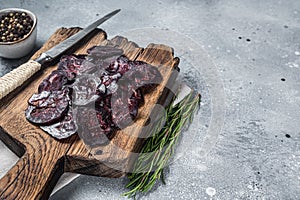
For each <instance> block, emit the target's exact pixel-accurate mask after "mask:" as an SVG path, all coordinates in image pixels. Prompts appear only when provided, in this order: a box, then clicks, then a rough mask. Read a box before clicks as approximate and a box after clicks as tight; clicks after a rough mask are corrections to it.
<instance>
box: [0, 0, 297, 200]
mask: <svg viewBox="0 0 300 200" xmlns="http://www.w3.org/2000/svg"><path fill="white" fill-rule="evenodd" d="M8 7H21V8H25V9H29V10H31V11H33V12H34V13H35V14H36V15H37V17H38V19H39V21H38V41H37V46H36V49H37V48H39V46H41V45H42V44H43V43H44V42H45V41H46V40H47V39H48V38H49V36H50V35H51V34H52V33H53V32H54V31H55V30H56V29H57V28H59V27H62V26H65V27H72V26H81V27H85V26H86V25H87V24H88V23H90V22H91V21H93V20H95V19H97V18H98V17H99V16H101V15H103V14H106V13H108V12H110V11H111V10H114V9H117V8H121V9H122V12H121V13H120V14H119V15H118V16H116V17H114V18H113V19H111V20H109V22H107V23H105V24H103V25H102V26H101V27H102V28H103V29H104V30H105V31H106V32H107V33H108V36H109V38H110V37H112V36H114V35H116V34H122V33H123V32H128V31H129V32H130V31H131V32H132V30H133V29H137V28H155V29H158V30H167V31H168V30H169V31H174V32H178V33H180V34H182V35H184V36H186V37H189V38H191V39H192V40H194V41H195V42H196V43H197V44H198V45H199V46H200V47H201V48H202V49H203V50H204V51H205V52H206V53H207V56H208V57H209V58H210V59H211V60H212V61H213V62H214V63H215V65H216V67H217V72H218V74H219V77H220V80H221V81H222V83H223V85H224V92H225V95H226V98H225V99H224V105H225V106H224V110H225V111H226V112H225V121H224V127H223V129H222V131H221V132H220V134H219V136H218V140H217V141H216V142H217V143H216V144H215V145H214V146H213V148H212V150H211V151H210V152H209V153H208V154H207V155H205V156H199V155H198V154H197V152H198V151H197V148H198V147H199V146H201V145H202V142H203V137H204V136H203V134H205V128H207V127H209V126H210V125H211V124H209V123H207V122H206V121H207V120H206V121H205V120H203V121H197V122H196V123H197V124H198V125H197V128H198V129H190V130H189V131H188V132H187V133H189V132H190V133H191V134H192V133H197V134H196V135H195V137H193V142H192V143H191V144H190V148H189V149H188V150H187V153H186V154H184V156H181V157H180V158H178V159H176V160H175V161H174V162H173V163H172V164H171V165H170V166H169V167H168V168H167V177H166V182H167V184H166V185H159V187H157V188H156V189H155V190H154V191H152V192H151V193H150V194H148V195H146V196H143V197H141V198H142V199H158V198H159V199H295V200H296V199H300V146H299V144H300V143H299V139H300V130H299V128H300V125H299V119H300V112H299V111H300V94H299V90H300V74H299V73H300V55H299V54H300V53H299V52H300V37H299V34H300V1H298V0H273V1H271V0H265V1H260V0H253V1H246V0H245V1H238V0H230V1H229V0H228V1H218V0H206V1H204V0H198V1H196V0H188V1H183V0H182V1H172V0H166V1H163V0H161V1H160V0H153V1H148V2H147V1H137V0H136V1H110V2H108V1H91V0H90V1H79V0H73V1H70V0H65V1H54V0H53V1H51V0H49V1H38V0H20V1H15V0H4V1H3V0H1V4H0V8H8ZM98 15H99V16H98ZM247 39H248V40H247ZM169 45H172V44H169ZM175 53H176V49H175ZM187 58H188V56H187ZM27 59H28V57H27V58H23V59H19V60H6V59H0V62H1V65H0V75H3V74H4V73H7V72H9V71H10V70H12V69H13V68H15V67H16V66H18V65H19V64H21V63H23V62H24V61H26V60H27ZM181 68H183V69H184V68H185V65H184V62H183V63H182V65H181ZM186 68H188V65H186ZM183 71H184V70H183ZM188 75H189V74H188V73H186V74H185V79H188ZM203 79H205V74H204V75H200V77H199V81H200V82H201V83H203V84H202V86H201V87H200V88H199V89H200V90H201V88H202V89H203V92H202V91H201V92H202V95H203V101H204V103H203V105H202V110H201V111H200V114H199V115H200V117H199V118H196V120H197V119H205V117H207V118H209V116H210V113H211V110H210V106H211V104H209V102H210V99H211V98H213V96H210V94H209V92H207V95H204V94H206V92H205V91H206V90H207V85H205V84H206V82H205V81H203ZM194 80H198V79H197V78H194ZM205 102H207V103H205ZM201 116H202V118H201ZM184 137H189V134H186V133H185V134H184ZM126 183H127V179H126V178H121V179H107V178H101V177H90V176H81V177H79V178H78V179H76V180H75V181H74V182H72V183H71V184H70V185H68V186H67V187H65V188H64V189H62V190H61V191H59V192H58V193H56V194H55V195H54V196H52V197H51V200H58V199H70V200H71V199H72V200H75V199H124V198H123V197H121V196H120V195H121V194H122V193H123V192H125V191H126V189H124V186H125V184H126ZM209 187H211V188H214V189H215V191H216V193H215V194H214V195H212V194H211V193H209V191H207V189H208V188H209Z"/></svg>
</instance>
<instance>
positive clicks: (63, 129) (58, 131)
mask: <svg viewBox="0 0 300 200" xmlns="http://www.w3.org/2000/svg"><path fill="white" fill-rule="evenodd" d="M40 127H41V129H43V130H44V131H46V132H47V133H48V134H50V135H52V136H53V137H55V138H58V139H63V138H67V137H69V136H71V135H73V134H74V133H76V131H77V124H76V123H75V121H74V119H73V109H72V107H71V106H70V107H69V109H68V112H67V114H66V115H65V116H64V117H63V119H62V120H61V121H59V122H57V123H54V124H52V125H48V126H40Z"/></svg>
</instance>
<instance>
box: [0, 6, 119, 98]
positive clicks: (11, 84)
mask: <svg viewBox="0 0 300 200" xmlns="http://www.w3.org/2000/svg"><path fill="white" fill-rule="evenodd" d="M118 12H120V9H117V10H115V11H113V12H111V13H109V14H107V15H105V16H104V17H102V18H100V19H98V20H97V21H95V22H93V23H92V24H90V25H89V26H87V27H86V28H84V29H82V30H81V31H79V32H78V33H76V34H74V35H73V36H71V37H69V38H68V39H66V40H64V41H63V42H61V43H59V44H58V45H56V46H54V47H52V48H51V49H49V50H48V51H46V52H44V53H42V54H41V55H40V56H39V57H38V58H37V59H35V60H29V61H28V62H26V63H24V64H22V65H20V66H19V67H17V68H16V69H14V70H12V71H11V72H9V73H8V74H5V75H4V76H2V77H0V100H1V99H2V98H3V97H5V96H6V95H8V94H9V93H10V92H12V91H13V90H15V89H16V88H17V87H19V86H21V85H22V84H23V83H24V82H25V81H26V80H27V79H29V78H30V77H31V76H33V75H34V74H35V73H36V72H38V71H39V70H40V69H41V68H42V65H44V64H45V63H46V62H50V61H52V60H53V59H55V58H57V57H58V56H60V55H62V54H63V53H64V52H66V51H67V50H69V49H70V48H71V47H73V46H74V45H75V44H77V43H78V42H79V41H80V40H82V39H83V38H84V37H85V36H87V35H88V34H89V33H91V32H92V31H93V30H94V29H96V28H97V27H98V26H99V25H100V24H102V23H103V22H105V21H106V20H108V19H109V18H111V17H112V16H114V15H116V14H117V13H118Z"/></svg>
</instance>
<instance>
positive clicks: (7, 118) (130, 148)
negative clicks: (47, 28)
mask: <svg viewBox="0 0 300 200" xmlns="http://www.w3.org/2000/svg"><path fill="white" fill-rule="evenodd" d="M79 30H80V29H79V28H70V29H67V28H60V29H58V30H57V31H56V32H55V33H54V34H53V35H52V36H51V37H50V39H49V40H48V41H47V42H46V43H45V44H44V46H43V47H42V48H41V49H40V50H39V51H38V52H36V53H35V54H34V56H33V57H32V59H35V58H37V57H38V56H39V55H40V54H41V53H42V52H45V51H46V50H47V49H49V48H51V47H52V46H54V45H56V44H58V43H59V42H61V41H63V40H64V39H66V38H67V37H69V36H71V35H73V34H75V33H76V32H78V31H79ZM99 44H101V45H106V44H110V45H114V46H117V47H119V48H122V49H123V50H124V52H125V55H126V56H128V57H129V58H130V59H133V60H141V61H145V62H147V63H150V64H152V65H155V66H158V68H159V71H160V72H161V74H162V76H163V78H164V80H163V82H162V84H161V85H159V86H158V87H157V88H156V89H155V90H154V91H152V92H151V93H149V94H147V95H145V104H144V106H142V107H141V108H139V115H138V118H137V120H136V122H135V123H134V124H132V125H130V126H129V127H127V128H125V129H124V130H121V131H118V132H117V134H116V135H115V136H114V137H113V138H112V140H111V141H110V143H109V144H107V145H106V146H103V147H99V151H98V154H97V156H96V157H97V159H96V158H95V157H93V156H92V155H91V153H90V151H89V150H88V149H87V148H86V147H85V145H84V144H83V142H82V141H81V140H80V138H79V137H78V136H77V134H76V135H73V136H72V137H70V138H67V139H63V140H57V139H54V138H53V137H51V136H49V135H48V134H46V133H45V132H44V131H42V130H41V129H40V128H39V127H38V126H35V125H33V124H31V123H29V122H28V121H27V120H26V119H25V114H24V111H25V109H26V108H27V106H28V104H27V101H28V99H29V98H30V97H31V96H32V94H33V93H36V92H37V88H38V85H39V84H40V82H41V81H42V80H43V79H44V78H45V77H47V76H48V75H49V74H50V73H51V71H52V70H54V69H56V68H57V66H56V65H53V66H49V67H48V68H46V69H45V70H43V71H41V72H39V73H38V74H36V75H35V76H34V77H33V78H31V79H30V80H28V81H27V84H26V85H24V86H22V87H20V88H18V89H16V90H15V91H14V92H13V93H11V94H10V95H9V96H7V97H6V98H4V99H3V100H2V101H1V102H0V139H1V140H2V141H3V142H4V143H5V144H6V145H7V146H8V147H9V148H10V149H11V150H12V151H13V152H15V153H16V154H17V155H18V156H19V157H20V159H19V160H18V162H17V163H16V164H15V166H14V167H13V168H12V169H10V170H9V171H8V173H7V174H6V175H5V176H4V177H3V178H2V179H1V180H0V199H14V200H15V199H26V200H27V199H48V197H49V195H50V193H51V191H52V189H53V188H54V186H55V184H56V182H57V181H58V179H59V177H60V176H61V175H62V174H63V173H64V172H75V173H80V174H88V175H96V176H104V177H114V178H116V177H121V176H123V175H125V174H126V172H128V171H129V170H130V168H131V167H132V164H133V162H134V160H135V158H136V155H137V154H136V153H132V152H139V150H140V148H141V147H142V145H143V141H144V140H143V139H141V138H139V136H141V135H143V136H144V137H145V135H147V133H148V132H149V131H148V130H149V129H151V128H152V127H151V126H150V125H149V120H148V119H149V115H150V113H151V112H152V111H153V106H154V105H155V104H157V103H159V104H163V105H164V106H166V105H167V104H168V103H170V99H171V98H170V97H171V96H172V93H171V92H170V91H169V90H168V89H167V87H166V85H169V86H168V87H170V85H173V83H174V81H175V78H176V75H177V73H174V72H175V71H177V70H178V68H177V66H178V63H179V59H178V58H174V55H173V50H172V48H170V47H167V46H165V45H158V44H149V45H148V46H147V47H146V48H141V47H139V46H138V45H137V44H135V43H133V42H130V41H128V40H127V39H126V38H123V37H120V36H118V37H115V38H113V39H111V40H107V39H106V33H105V32H104V31H102V30H100V29H98V30H95V31H94V32H93V33H92V34H91V35H90V36H89V37H88V38H87V39H86V40H85V41H84V42H82V43H81V45H78V46H77V47H76V48H75V49H76V51H75V53H76V54H84V53H86V50H87V49H88V48H90V47H92V46H94V45H99ZM70 53H71V52H70ZM73 53H74V52H73ZM0 87H1V86H0ZM150 124H151V123H150Z"/></svg>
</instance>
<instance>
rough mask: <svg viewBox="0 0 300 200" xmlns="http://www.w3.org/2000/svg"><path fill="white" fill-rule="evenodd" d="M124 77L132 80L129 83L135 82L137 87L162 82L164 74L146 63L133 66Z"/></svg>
mask: <svg viewBox="0 0 300 200" xmlns="http://www.w3.org/2000/svg"><path fill="white" fill-rule="evenodd" d="M139 63H141V62H139ZM123 77H124V78H125V79H126V80H130V83H129V84H133V85H134V86H135V87H136V88H140V87H148V86H153V85H158V84H160V83H161V82H162V76H161V74H160V72H159V71H158V69H157V68H156V67H153V66H152V65H149V64H146V63H142V64H139V65H136V66H135V67H132V68H131V69H130V70H128V71H127V72H126V73H125V74H124V76H123ZM123 77H122V78H123Z"/></svg>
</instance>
